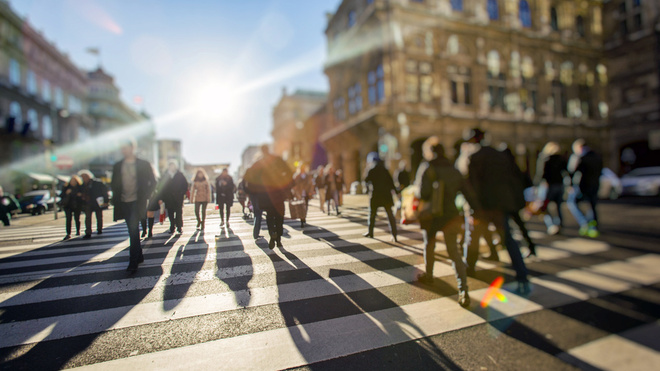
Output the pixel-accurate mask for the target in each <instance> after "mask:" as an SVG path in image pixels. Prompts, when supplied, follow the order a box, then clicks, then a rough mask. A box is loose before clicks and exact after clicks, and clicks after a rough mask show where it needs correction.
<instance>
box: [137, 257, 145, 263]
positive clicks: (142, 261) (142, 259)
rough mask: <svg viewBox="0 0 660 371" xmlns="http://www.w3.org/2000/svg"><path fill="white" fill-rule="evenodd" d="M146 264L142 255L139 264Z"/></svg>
mask: <svg viewBox="0 0 660 371" xmlns="http://www.w3.org/2000/svg"><path fill="white" fill-rule="evenodd" d="M141 263H144V255H140V259H138V264H141Z"/></svg>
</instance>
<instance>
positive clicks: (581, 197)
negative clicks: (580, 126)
mask: <svg viewBox="0 0 660 371" xmlns="http://www.w3.org/2000/svg"><path fill="white" fill-rule="evenodd" d="M567 167H568V172H569V174H570V176H571V178H570V179H571V184H572V187H571V188H570V189H569V193H568V199H567V200H566V205H567V206H568V210H569V211H570V212H571V214H573V217H575V220H576V221H577V222H578V224H579V225H580V230H579V233H580V235H581V236H589V237H592V238H595V237H598V236H599V235H600V232H599V231H598V214H597V213H596V204H597V203H598V188H599V187H600V175H601V173H602V172H603V159H602V158H601V157H600V155H598V154H597V153H596V152H594V151H593V150H591V148H589V147H588V146H587V145H586V144H585V141H584V139H577V140H576V141H575V142H573V155H571V158H570V159H569V161H568V166H567ZM580 201H587V202H588V203H589V206H590V208H589V210H588V211H587V213H586V214H584V213H582V211H581V210H580V208H579V207H578V203H579V202H580Z"/></svg>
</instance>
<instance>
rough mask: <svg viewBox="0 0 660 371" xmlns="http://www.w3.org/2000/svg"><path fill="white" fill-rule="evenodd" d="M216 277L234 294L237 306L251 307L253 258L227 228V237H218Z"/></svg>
mask: <svg viewBox="0 0 660 371" xmlns="http://www.w3.org/2000/svg"><path fill="white" fill-rule="evenodd" d="M229 241H232V242H236V241H238V242H239V243H238V245H235V244H232V246H225V245H224V243H225V242H229ZM215 251H216V256H217V258H216V267H217V272H216V276H217V277H218V279H220V281H222V282H224V283H225V284H226V285H227V287H229V289H230V290H231V291H232V292H233V293H234V299H235V300H236V305H238V306H241V307H243V308H245V307H247V306H249V305H250V300H251V294H250V287H249V283H250V280H252V276H253V274H254V268H253V267H252V258H250V255H248V254H247V253H246V252H245V247H244V246H243V242H242V241H241V239H240V238H238V236H236V235H235V234H234V231H233V230H232V229H231V228H227V233H226V234H225V235H222V234H221V235H218V236H216V241H215Z"/></svg>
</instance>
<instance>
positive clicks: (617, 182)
mask: <svg viewBox="0 0 660 371" xmlns="http://www.w3.org/2000/svg"><path fill="white" fill-rule="evenodd" d="M622 189H623V186H622V185H621V179H619V177H618V176H616V174H615V173H614V172H613V171H612V170H610V169H608V168H606V167H604V168H603V171H602V172H601V175H600V187H599V188H598V198H601V199H606V198H609V199H611V200H616V199H617V198H619V196H620V195H621V191H622Z"/></svg>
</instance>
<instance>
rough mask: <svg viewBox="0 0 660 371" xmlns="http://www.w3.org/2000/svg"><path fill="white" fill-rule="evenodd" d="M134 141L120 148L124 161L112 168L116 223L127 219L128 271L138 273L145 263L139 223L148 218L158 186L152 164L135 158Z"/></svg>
mask: <svg viewBox="0 0 660 371" xmlns="http://www.w3.org/2000/svg"><path fill="white" fill-rule="evenodd" d="M135 147H136V146H135V142H133V141H128V142H126V143H125V144H124V145H123V146H122V147H121V153H122V155H123V156H124V159H123V160H121V161H119V162H117V163H116V164H115V165H114V166H113V168H112V181H111V183H110V186H111V188H112V203H113V205H114V206H115V209H114V220H115V221H118V220H122V219H123V220H126V227H127V228H128V235H129V241H130V250H129V252H130V253H129V254H130V257H129V264H128V268H126V270H127V271H129V272H131V273H135V272H136V271H137V267H138V264H140V263H142V262H143V261H144V256H143V255H142V246H140V220H142V219H144V218H146V216H147V202H148V200H149V197H150V196H151V194H152V192H153V190H154V187H155V186H156V177H155V176H154V171H153V168H152V167H151V164H150V163H149V162H147V161H145V160H142V159H139V158H137V157H136V156H135Z"/></svg>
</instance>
